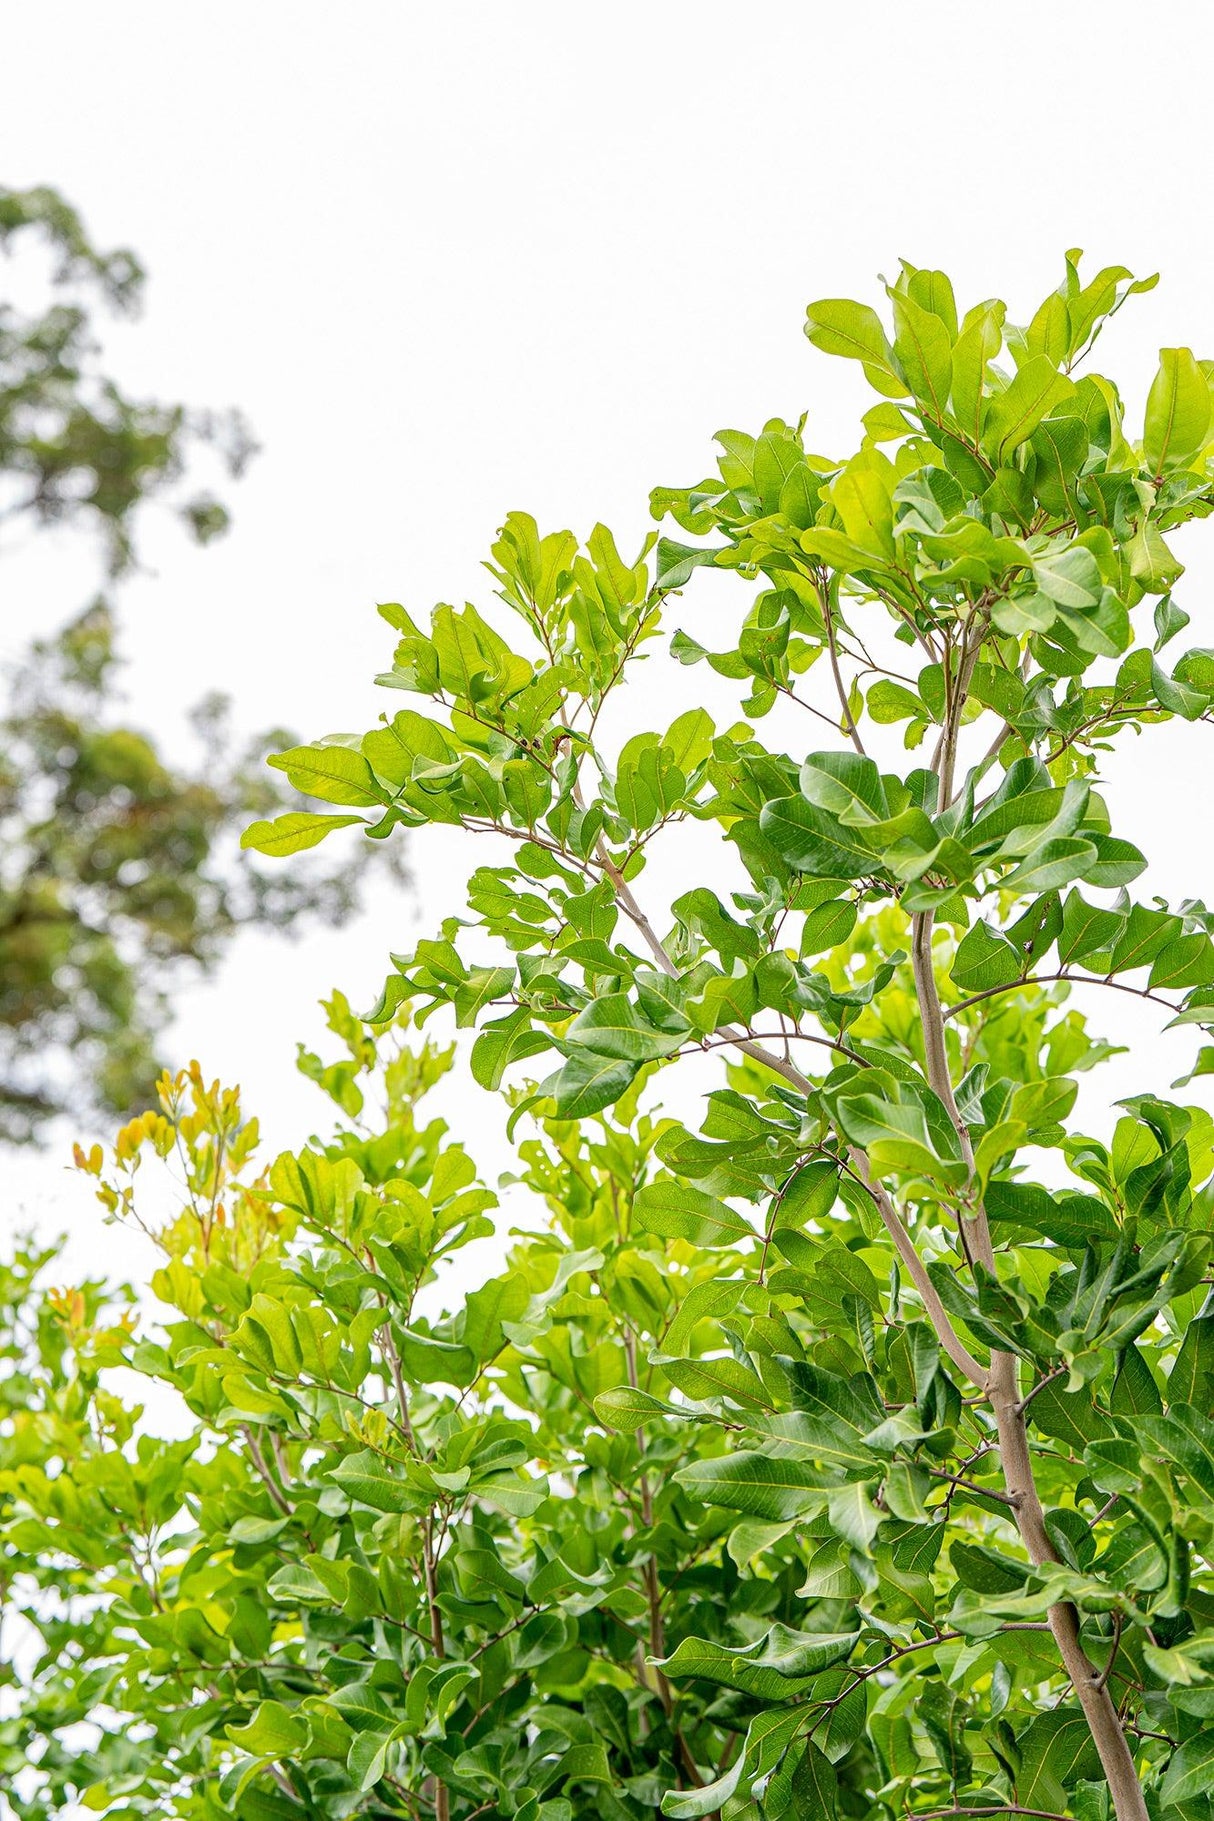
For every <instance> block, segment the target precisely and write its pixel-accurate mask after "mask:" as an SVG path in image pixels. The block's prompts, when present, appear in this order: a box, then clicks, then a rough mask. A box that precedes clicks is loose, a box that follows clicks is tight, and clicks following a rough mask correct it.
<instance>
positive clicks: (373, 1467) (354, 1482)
mask: <svg viewBox="0 0 1214 1821" xmlns="http://www.w3.org/2000/svg"><path fill="white" fill-rule="evenodd" d="M328 1477H329V1479H331V1480H333V1481H334V1482H335V1483H336V1484H337V1485H338V1486H340V1487H341V1489H342V1491H343V1492H344V1493H345V1494H346V1495H347V1497H348V1498H351V1499H354V1500H356V1501H357V1502H358V1503H359V1504H360V1505H370V1506H371V1507H372V1508H373V1510H375V1511H416V1510H417V1509H418V1508H419V1505H424V1504H425V1499H424V1498H419V1495H418V1493H417V1492H415V1491H414V1490H413V1488H412V1487H411V1486H407V1485H406V1484H405V1483H404V1482H403V1481H402V1480H399V1479H395V1478H393V1476H392V1475H391V1474H390V1473H389V1472H388V1469H387V1467H386V1466H385V1465H384V1463H383V1461H382V1460H381V1459H380V1458H379V1456H378V1455H377V1454H373V1453H372V1452H371V1450H370V1449H363V1450H362V1451H361V1452H360V1453H358V1454H350V1455H346V1456H345V1458H344V1459H342V1460H340V1461H338V1463H337V1465H336V1467H333V1468H332V1469H331V1470H330V1472H329V1475H328Z"/></svg>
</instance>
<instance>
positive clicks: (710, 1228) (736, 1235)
mask: <svg viewBox="0 0 1214 1821" xmlns="http://www.w3.org/2000/svg"><path fill="white" fill-rule="evenodd" d="M632 1220H633V1225H634V1227H635V1228H636V1229H637V1230H638V1231H639V1232H642V1233H653V1234H655V1235H656V1236H657V1237H658V1238H659V1239H685V1240H686V1241H687V1243H688V1244H689V1245H693V1246H733V1245H737V1244H738V1243H739V1242H740V1241H741V1240H744V1239H753V1238H754V1237H755V1231H754V1228H753V1227H752V1226H750V1224H749V1223H748V1222H747V1221H745V1220H744V1219H743V1218H742V1216H741V1215H740V1214H735V1213H734V1211H733V1209H732V1208H730V1207H727V1206H726V1204H725V1203H724V1202H723V1201H718V1200H717V1198H716V1196H715V1195H707V1194H705V1192H704V1191H703V1189H693V1188H692V1186H691V1185H690V1183H685V1182H680V1181H679V1180H678V1179H677V1178H676V1177H673V1176H665V1177H660V1178H659V1179H658V1181H656V1182H651V1183H647V1184H646V1185H645V1187H644V1188H642V1189H638V1191H637V1194H636V1197H635V1199H634V1200H633V1204H632Z"/></svg>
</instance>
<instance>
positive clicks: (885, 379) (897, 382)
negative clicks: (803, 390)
mask: <svg viewBox="0 0 1214 1821" xmlns="http://www.w3.org/2000/svg"><path fill="white" fill-rule="evenodd" d="M805 314H806V323H805V333H806V335H808V337H809V339H810V341H811V342H812V343H813V344H814V346H815V348H821V349H822V351H823V353H825V354H839V355H842V356H843V357H844V358H845V359H848V360H858V361H860V362H862V363H863V366H864V372H865V377H866V378H867V379H868V381H869V383H870V385H873V386H875V387H876V388H877V390H878V391H879V392H883V393H885V395H886V396H887V397H889V398H904V397H905V396H906V391H907V387H906V385H905V383H904V382H903V381H902V379H901V378H900V376H899V375H898V373H897V371H896V368H895V363H894V354H893V349H892V348H891V347H890V345H889V342H888V341H887V339H886V335H885V329H884V327H883V326H882V322H881V318H880V317H879V316H878V315H877V312H876V311H875V310H873V309H871V308H870V307H869V305H868V304H860V303H853V302H852V300H851V299H850V298H847V297H825V298H822V299H821V300H820V301H819V302H818V303H812V304H810V305H809V308H808V309H807V310H806V313H805Z"/></svg>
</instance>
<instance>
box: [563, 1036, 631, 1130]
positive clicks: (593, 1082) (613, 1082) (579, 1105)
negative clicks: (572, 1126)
mask: <svg viewBox="0 0 1214 1821" xmlns="http://www.w3.org/2000/svg"><path fill="white" fill-rule="evenodd" d="M638 1066H639V1065H638V1064H637V1063H633V1062H619V1061H615V1060H613V1058H612V1057H610V1056H600V1055H597V1054H595V1053H594V1052H593V1051H589V1052H582V1053H580V1054H577V1055H573V1056H570V1058H569V1059H568V1061H567V1062H566V1063H565V1065H564V1067H563V1068H561V1069H558V1070H557V1072H556V1074H555V1075H550V1076H549V1077H548V1079H547V1080H546V1081H545V1082H544V1083H543V1084H542V1085H541V1088H540V1092H541V1093H542V1094H550V1095H551V1096H552V1098H553V1100H555V1101H556V1110H557V1113H558V1115H559V1116H560V1117H561V1118H562V1119H586V1118H588V1117H589V1116H590V1114H591V1113H601V1112H602V1110H603V1108H604V1107H609V1106H614V1104H615V1102H616V1101H617V1100H619V1098H620V1097H621V1095H623V1094H626V1093H627V1092H628V1089H629V1088H630V1087H631V1086H632V1083H633V1081H634V1079H635V1077H636V1073H637V1068H638Z"/></svg>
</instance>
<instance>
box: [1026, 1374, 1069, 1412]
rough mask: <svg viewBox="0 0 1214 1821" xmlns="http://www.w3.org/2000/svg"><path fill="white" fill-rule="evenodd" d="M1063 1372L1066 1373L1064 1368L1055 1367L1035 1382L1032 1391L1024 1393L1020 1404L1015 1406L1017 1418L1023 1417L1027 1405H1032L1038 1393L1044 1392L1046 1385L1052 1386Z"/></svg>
mask: <svg viewBox="0 0 1214 1821" xmlns="http://www.w3.org/2000/svg"><path fill="white" fill-rule="evenodd" d="M1065 1371H1067V1367H1066V1366H1055V1367H1054V1370H1053V1371H1052V1372H1047V1373H1046V1375H1045V1377H1044V1378H1039V1379H1038V1380H1037V1383H1036V1384H1035V1385H1034V1386H1033V1388H1032V1390H1031V1391H1026V1392H1025V1394H1024V1396H1023V1397H1022V1398H1021V1400H1020V1402H1019V1403H1018V1404H1017V1406H1016V1412H1017V1414H1018V1415H1019V1416H1023V1415H1024V1413H1025V1411H1026V1410H1027V1409H1028V1407H1029V1405H1030V1404H1031V1403H1032V1401H1033V1399H1034V1398H1035V1397H1036V1396H1037V1395H1038V1393H1039V1392H1041V1391H1044V1390H1045V1388H1046V1386H1047V1385H1052V1384H1053V1382H1054V1380H1055V1379H1056V1378H1061V1377H1062V1374H1063V1373H1064V1372H1065Z"/></svg>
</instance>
